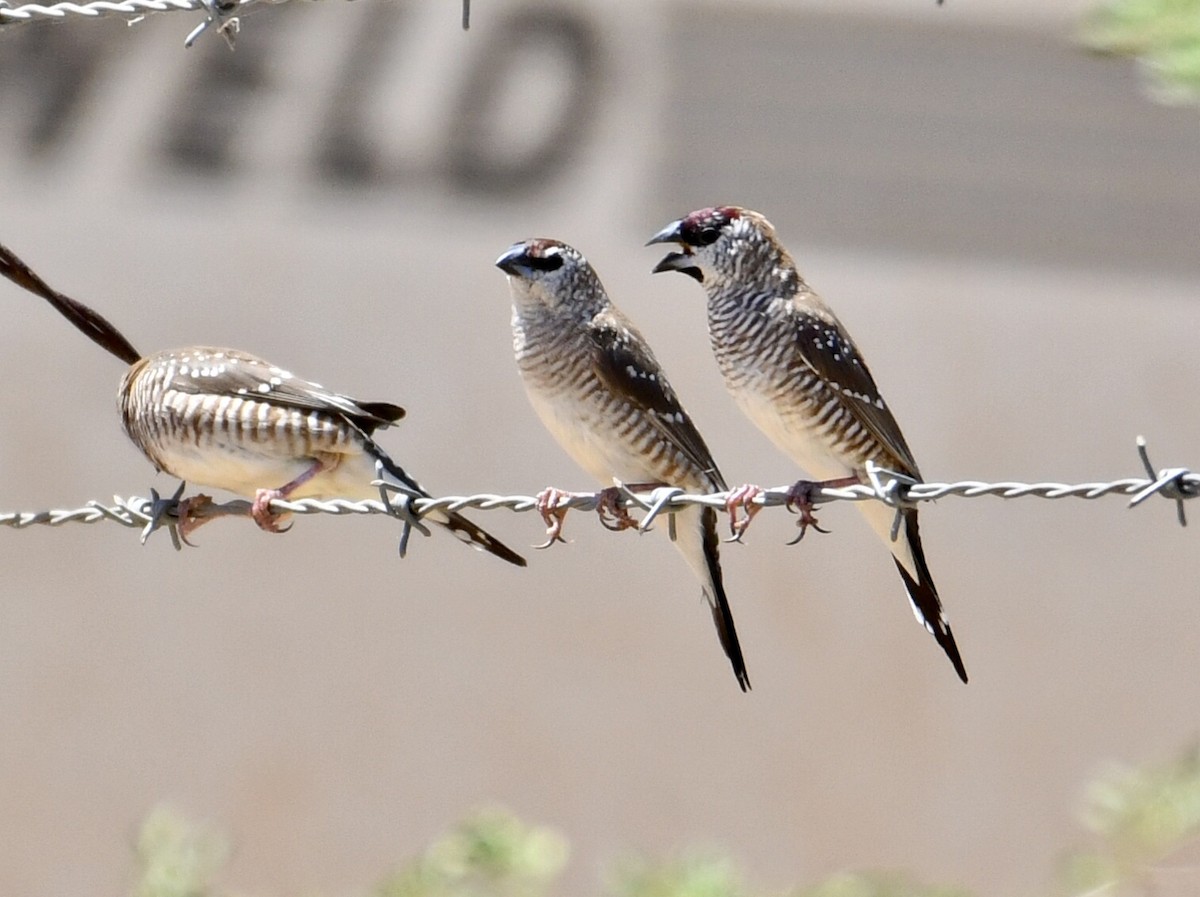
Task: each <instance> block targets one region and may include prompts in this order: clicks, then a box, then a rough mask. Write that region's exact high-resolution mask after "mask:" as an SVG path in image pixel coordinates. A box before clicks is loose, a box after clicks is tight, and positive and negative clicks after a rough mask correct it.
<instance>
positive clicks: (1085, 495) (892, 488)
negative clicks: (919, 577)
mask: <svg viewBox="0 0 1200 897" xmlns="http://www.w3.org/2000/svg"><path fill="white" fill-rule="evenodd" d="M1139 451H1140V452H1142V454H1143V458H1144V459H1145V447H1144V444H1141V443H1139ZM1145 460H1147V466H1148V459H1145ZM1147 474H1148V475H1147V476H1146V477H1128V478H1125V479H1119V480H1113V481H1111V482H1101V483H1073V484H1072V483H1052V482H1045V483H1019V482H1000V483H985V482H981V481H978V480H964V481H961V482H957V483H918V482H914V481H911V480H908V479H907V478H906V477H902V476H900V475H898V474H895V473H893V472H891V471H888V470H885V469H883V468H879V467H876V466H874V465H868V478H869V479H870V480H871V482H870V483H864V484H861V485H854V486H845V487H840V488H830V487H825V486H822V487H820V488H816V489H814V490H813V491H812V494H811V499H812V501H813V502H814V503H822V502H830V501H883V502H885V503H887V504H890V505H892V506H893V507H895V508H896V510H897V516H899V513H900V512H901V511H902V510H903V509H904V508H906V507H910V506H911V505H913V504H915V503H917V502H922V501H935V500H937V499H939V498H945V497H947V496H958V497H961V498H980V497H982V496H995V497H997V498H1002V499H1015V498H1043V499H1064V498H1081V499H1087V500H1094V499H1098V498H1103V497H1104V496H1107V495H1122V496H1128V497H1129V498H1130V502H1129V506H1130V507H1134V506H1136V505H1139V504H1141V503H1142V502H1144V501H1145V500H1146V499H1148V498H1150V497H1152V496H1154V495H1159V496H1162V497H1163V498H1167V499H1170V500H1172V501H1175V502H1176V503H1177V508H1178V515H1179V522H1180V523H1181V524H1182V525H1184V526H1186V525H1187V520H1186V517H1185V516H1184V512H1183V502H1184V500H1185V499H1189V498H1195V497H1197V496H1200V474H1197V473H1193V472H1192V471H1191V470H1189V469H1187V468H1184V467H1176V468H1168V469H1164V470H1160V471H1157V472H1155V471H1154V470H1153V468H1149V467H1148V470H1147ZM376 485H377V486H378V487H379V488H380V498H379V499H378V500H375V499H371V500H367V501H349V500H346V499H333V500H317V499H301V500H297V501H286V500H282V499H276V500H273V501H272V502H271V510H272V511H274V512H276V513H292V514H333V515H336V516H345V515H352V514H385V515H388V516H391V517H397V518H400V519H401V520H402V521H404V523H405V525H406V530H407V528H408V527H409V526H417V527H418V528H421V529H424V527H422V526H421V523H420V518H421V517H422V516H423V515H425V514H427V513H428V512H430V511H432V510H435V509H437V510H443V511H464V510H477V511H491V510H495V509H497V508H506V509H508V510H510V511H514V512H518V513H521V512H526V511H532V510H535V509H536V508H537V497H536V496H532V495H499V494H493V493H482V494H477V495H450V496H444V497H440V498H418V499H411V498H409V497H408V496H406V495H404V494H403V493H401V494H400V495H399V496H398V497H396V498H392V497H391V494H390V493H392V492H397V491H398V489H397V488H396V487H393V486H392V485H391V484H390V483H387V482H384V481H382V480H381V481H377V483H376ZM183 488H184V487H183V484H181V485H180V487H179V489H178V490H177V491H176V492H175V494H174V495H173V496H171V497H169V498H162V497H160V496H159V495H158V493H157V492H156V491H154V490H151V497H150V498H141V497H131V498H122V497H120V496H113V503H112V504H111V505H106V504H103V503H101V502H98V501H92V502H89V503H88V504H87V505H86V506H85V507H82V508H76V509H73V510H49V511H34V512H12V513H0V526H8V527H11V528H14V529H24V528H26V527H30V526H62V525H63V524H66V523H102V522H105V521H111V522H114V523H119V524H121V525H122V526H126V527H131V528H140V529H141V530H142V541H143V542H145V540H146V539H147V538H148V537H149V536H150V534H151V533H153V532H154V531H155V530H156V529H159V528H161V527H164V526H165V527H168V528H169V530H170V532H171V536H172V541H173V542H174V544H175V545H176V547H180V542H179V538H178V534H177V533H176V531H175V528H176V525H177V524H178V523H179V516H178V513H177V511H178V507H179V504H180V500H181V497H182V493H183ZM617 488H618V489H619V490H620V491H621V492H622V495H623V497H622V500H621V503H622V504H623V505H624V506H625V507H626V508H630V509H640V510H642V511H644V512H645V514H644V516H643V519H642V522H641V524H640V528H641V529H643V530H644V529H648V528H649V527H650V524H651V523H652V522H653V521H654V519H655V518H657V517H658V516H659V515H660V514H662V513H668V514H669V513H671V512H673V511H677V510H679V509H681V508H684V507H687V506H689V505H697V504H698V505H705V506H708V507H711V508H715V509H718V510H720V509H724V508H725V502H726V498H727V497H728V495H729V493H726V492H713V493H706V494H696V493H688V492H684V491H683V490H682V489H676V488H674V487H668V486H663V487H658V488H655V489H651V490H650V491H646V492H633V491H631V490H629V489H626V488H625V487H624V486H622V485H621V484H619V483H618V484H617ZM789 491H790V486H778V487H774V488H771V489H764V490H763V491H762V492H761V494H759V495H758V496H756V497H755V499H754V503H755V504H757V505H761V506H763V507H768V508H771V507H779V506H782V505H787V504H788V503H789V501H790V498H789ZM600 499H601V493H600V492H586V493H583V492H580V493H571V494H569V495H568V496H566V497H564V498H563V499H562V500H561V501H560V502H558V504H557V505H556V507H558V508H575V509H579V510H595V508H596V507H597V506H598V504H599V502H600ZM250 507H251V503H250V502H248V501H245V500H242V499H237V500H234V501H228V502H224V503H221V504H217V503H206V504H201V505H199V506H198V507H195V508H192V509H190V510H189V512H188V513H189V515H190V516H191V517H192V519H210V518H215V517H226V516H249V515H250ZM405 537H407V532H406V533H405Z"/></svg>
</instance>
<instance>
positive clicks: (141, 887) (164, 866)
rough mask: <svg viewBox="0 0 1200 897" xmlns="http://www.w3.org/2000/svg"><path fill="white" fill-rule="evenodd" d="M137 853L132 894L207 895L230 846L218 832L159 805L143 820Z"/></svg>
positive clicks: (139, 896) (149, 896)
mask: <svg viewBox="0 0 1200 897" xmlns="http://www.w3.org/2000/svg"><path fill="white" fill-rule="evenodd" d="M135 855H136V857H137V866H138V883H137V886H136V887H135V888H134V889H133V897H205V895H208V894H211V893H212V890H211V882H212V879H213V877H214V876H215V875H216V874H217V872H218V871H220V869H221V867H222V866H224V865H225V860H226V858H227V856H228V845H227V844H226V842H225V839H224V838H222V837H221V836H220V835H218V834H216V833H215V832H213V831H210V830H209V829H207V828H204V827H201V826H197V825H195V824H194V823H191V822H188V821H186V820H185V819H184V818H183V817H182V816H180V815H179V814H177V813H175V812H173V811H172V810H169V809H166V808H164V807H159V808H158V809H156V810H154V811H152V812H151V813H150V815H149V816H147V817H146V820H145V821H144V822H143V823H142V827H141V830H140V831H139V832H138V838H137V846H136V848H135Z"/></svg>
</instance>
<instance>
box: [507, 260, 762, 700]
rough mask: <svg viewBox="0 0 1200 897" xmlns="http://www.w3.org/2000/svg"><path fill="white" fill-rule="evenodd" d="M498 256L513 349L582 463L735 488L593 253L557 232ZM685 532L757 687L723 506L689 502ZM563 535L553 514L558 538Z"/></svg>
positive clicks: (602, 475) (548, 495)
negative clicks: (721, 528) (728, 592)
mask: <svg viewBox="0 0 1200 897" xmlns="http://www.w3.org/2000/svg"><path fill="white" fill-rule="evenodd" d="M496 266H497V267H499V268H500V269H501V270H502V271H504V272H505V273H506V274H507V275H508V282H509V287H510V289H511V292H512V300H513V318H512V326H513V348H514V349H515V351H516V356H517V367H518V368H520V371H521V376H522V378H523V379H524V381H525V388H526V390H527V392H528V393H529V398H530V401H531V402H532V403H533V407H534V409H535V410H536V411H537V413H538V416H539V417H540V418H541V419H542V423H544V424H545V425H546V427H547V429H549V430H550V432H551V433H552V434H553V435H554V437H555V438H556V439H557V440H558V442H559V443H560V444H561V445H562V447H563V448H564V449H565V450H566V451H567V453H568V454H569V455H571V457H573V458H574V459H575V461H576V462H577V463H578V464H579V465H580V466H581V467H583V468H584V469H585V470H586V471H587V472H588V473H590V474H591V475H592V476H594V477H595V478H596V479H598V480H600V482H602V483H611V482H612V479H613V478H614V477H615V478H617V479H619V480H622V481H624V482H625V483H630V484H632V483H638V484H646V485H650V484H655V485H668V486H675V487H678V488H681V489H685V490H698V491H701V492H714V491H725V488H726V487H725V481H724V480H723V479H722V478H721V473H720V471H719V470H717V465H716V462H714V461H713V459H712V455H711V454H710V453H709V451H708V446H706V445H705V444H704V440H703V439H702V438H701V436H700V434H699V432H697V430H696V427H695V426H694V425H693V424H692V421H691V418H689V417H688V415H687V413H686V412H685V411H684V410H683V406H682V405H680V404H679V399H678V398H676V396H675V391H674V390H673V389H671V385H670V384H669V383H668V382H667V378H666V375H665V374H664V373H663V370H662V368H661V367H660V366H659V364H658V361H657V360H655V358H654V354H653V353H652V352H651V351H650V347H649V346H648V345H647V344H646V341H645V339H644V338H643V337H642V335H641V334H640V333H639V332H638V331H637V330H636V329H635V328H634V326H633V325H632V324H631V323H630V322H629V320H628V319H627V318H626V317H625V316H624V315H623V314H622V313H621V311H620V310H619V309H618V308H617V307H616V306H614V305H613V304H612V302H611V301H610V300H609V298H608V295H607V293H605V291H604V286H603V285H602V284H601V283H600V279H599V278H598V277H597V276H596V272H595V271H594V270H592V266H591V265H589V264H588V262H587V259H585V258H584V257H583V256H582V255H581V254H580V253H579V252H578V251H576V250H575V249H573V248H571V247H570V246H567V245H566V244H565V243H560V242H558V241H556V240H526V241H525V242H523V243H517V244H515V245H514V246H512V247H511V248H510V249H509V250H508V251H507V252H505V253H504V254H503V255H502V256H500V258H499V259H498V260H497V261H496ZM560 494H561V493H559V492H558V491H557V490H547V491H546V492H545V493H543V495H542V496H541V497H540V498H541V506H542V508H543V511H544V512H545V511H552V510H553V505H554V502H555V501H556V500H557V496H558V495H560ZM609 495H610V496H612V495H613V493H611V492H610V493H609ZM614 508H615V506H613V505H610V506H609V512H610V513H612V514H615V516H616V517H617V524H616V526H613V527H610V528H624V526H626V525H632V521H631V520H629V519H627V518H624V517H623V516H622V514H621V513H619V512H616V511H615V510H614ZM601 519H602V520H603V519H604V516H603V506H602V516H601ZM547 522H548V523H549V519H547ZM673 532H674V538H675V546H676V548H678V549H679V551H680V552H681V553H682V554H683V556H684V558H685V559H686V560H687V562H688V564H689V566H691V568H692V571H693V572H694V573H695V575H696V576H697V577H698V578H699V580H700V584H701V587H702V588H703V591H704V597H705V599H706V600H707V601H708V604H709V606H710V607H711V609H712V615H713V622H714V623H715V624H716V627H717V635H718V636H719V637H720V640H721V645H722V646H723V647H724V649H725V653H726V655H728V657H729V661H730V663H731V664H732V665H733V671H734V674H735V675H736V676H737V680H738V684H739V685H740V686H741V688H742V690H743V691H746V690H748V689H749V688H750V680H749V678H748V677H747V675H746V663H745V660H744V659H743V658H742V649H741V646H740V645H739V644H738V637H737V629H736V628H735V626H734V622H733V615H732V613H731V612H730V609H729V601H728V599H727V598H726V596H725V586H724V583H723V582H722V579H721V560H720V556H719V554H718V551H717V548H718V542H719V539H718V537H717V514H716V511H714V510H713V509H711V508H702V507H701V506H699V505H693V506H690V507H687V508H685V509H684V510H681V511H677V512H675V520H674V530H673ZM556 535H557V526H555V525H552V526H551V539H552V540H553V538H554V537H555V536H556ZM547 544H549V543H547Z"/></svg>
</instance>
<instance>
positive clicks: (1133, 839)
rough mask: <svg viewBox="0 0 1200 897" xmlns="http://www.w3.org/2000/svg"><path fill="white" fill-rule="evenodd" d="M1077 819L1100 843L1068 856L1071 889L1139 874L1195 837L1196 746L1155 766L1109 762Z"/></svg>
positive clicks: (1199, 767)
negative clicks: (1080, 819) (1129, 765)
mask: <svg viewBox="0 0 1200 897" xmlns="http://www.w3.org/2000/svg"><path fill="white" fill-rule="evenodd" d="M1083 821H1084V824H1085V825H1086V826H1087V827H1088V828H1089V829H1091V831H1092V832H1094V833H1095V835H1096V836H1097V839H1098V840H1099V842H1100V843H1099V845H1098V846H1097V847H1096V848H1094V849H1089V850H1083V851H1079V852H1076V853H1075V854H1073V855H1071V856H1070V857H1069V858H1068V862H1067V870H1066V872H1067V882H1068V885H1069V886H1070V887H1071V888H1072V889H1073V890H1074V891H1080V890H1085V891H1086V890H1090V889H1095V888H1098V887H1100V886H1103V885H1108V884H1112V883H1119V882H1137V881H1139V880H1142V879H1144V878H1145V876H1146V874H1147V873H1148V872H1149V870H1150V869H1151V868H1152V867H1153V866H1155V865H1157V864H1159V863H1161V862H1162V861H1163V860H1165V859H1166V858H1167V857H1169V856H1170V855H1171V854H1173V853H1175V852H1176V851H1177V850H1179V849H1180V848H1181V847H1182V846H1183V845H1185V844H1187V843H1188V842H1190V841H1194V840H1196V839H1197V838H1200V748H1196V747H1193V748H1191V749H1190V750H1188V751H1186V752H1185V753H1184V754H1183V755H1182V756H1180V757H1178V758H1176V759H1174V760H1171V761H1169V762H1167V763H1164V764H1162V765H1160V766H1147V767H1142V768H1140V769H1131V768H1125V767H1114V768H1113V769H1111V770H1110V771H1109V772H1108V773H1107V774H1105V775H1104V776H1102V777H1101V778H1099V779H1098V780H1096V781H1095V782H1093V783H1092V785H1091V787H1090V788H1089V789H1088V798H1087V808H1086V810H1085V811H1084V814H1083Z"/></svg>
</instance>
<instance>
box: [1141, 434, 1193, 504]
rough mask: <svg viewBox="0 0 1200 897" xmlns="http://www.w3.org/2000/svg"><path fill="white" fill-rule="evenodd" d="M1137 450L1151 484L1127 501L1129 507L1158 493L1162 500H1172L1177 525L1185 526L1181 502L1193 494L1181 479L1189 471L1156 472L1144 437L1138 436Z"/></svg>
mask: <svg viewBox="0 0 1200 897" xmlns="http://www.w3.org/2000/svg"><path fill="white" fill-rule="evenodd" d="M1137 450H1138V457H1140V458H1141V459H1142V467H1144V468H1145V469H1146V476H1147V478H1149V479H1150V480H1151V481H1152V482H1151V483H1150V485H1148V486H1147V487H1146V488H1145V489H1141V490H1139V491H1138V492H1137V493H1136V494H1135V495H1134V496H1133V498H1131V499H1130V500H1129V507H1131V508H1135V507H1137V506H1138V505H1140V504H1141V503H1142V502H1144V501H1145V500H1146V499H1148V498H1149V497H1150V496H1151V495H1154V494H1155V493H1158V494H1161V495H1162V496H1163V497H1164V498H1170V499H1173V500H1174V502H1175V513H1176V514H1177V515H1178V516H1179V525H1180V526H1187V513H1186V512H1185V511H1184V510H1183V500H1184V499H1185V498H1191V497H1192V496H1193V495H1194V493H1193V491H1192V490H1191V489H1190V488H1189V487H1187V486H1185V484H1184V482H1183V478H1184V477H1185V476H1187V475H1188V474H1189V473H1191V471H1189V470H1188V469H1187V468H1186V467H1171V468H1167V469H1166V470H1159V471H1156V470H1155V469H1154V465H1153V464H1151V463H1150V451H1149V449H1147V448H1146V438H1145V437H1144V436H1138V438H1137Z"/></svg>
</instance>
